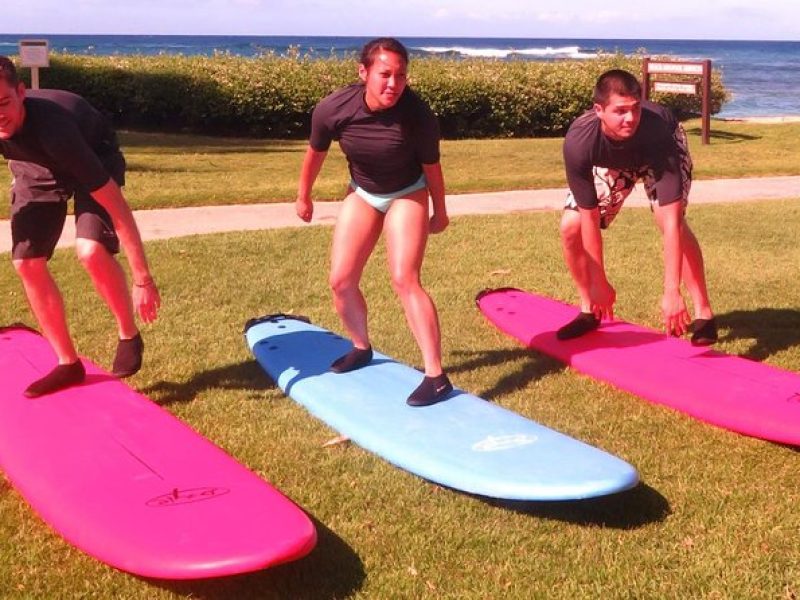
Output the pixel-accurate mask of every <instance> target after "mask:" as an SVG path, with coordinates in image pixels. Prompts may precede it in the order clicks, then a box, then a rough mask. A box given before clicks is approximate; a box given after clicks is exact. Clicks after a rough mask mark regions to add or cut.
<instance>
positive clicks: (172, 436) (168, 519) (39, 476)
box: [0, 327, 316, 579]
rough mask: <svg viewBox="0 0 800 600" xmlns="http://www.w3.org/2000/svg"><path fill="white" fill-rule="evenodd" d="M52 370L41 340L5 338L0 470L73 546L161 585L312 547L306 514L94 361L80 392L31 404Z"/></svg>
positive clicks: (265, 563)
mask: <svg viewBox="0 0 800 600" xmlns="http://www.w3.org/2000/svg"><path fill="white" fill-rule="evenodd" d="M55 362H56V361H55V356H54V354H53V352H52V350H51V349H50V346H49V344H48V343H47V341H46V340H45V339H44V338H42V337H41V336H40V335H39V334H37V333H36V332H34V331H32V330H30V329H27V328H23V327H8V328H1V329H0V382H2V383H1V384H0V468H2V470H3V471H4V472H5V474H6V476H7V477H8V479H9V480H10V481H11V482H12V484H13V485H14V487H15V488H16V489H17V490H18V491H19V492H20V494H21V495H22V496H23V497H24V498H25V499H26V500H27V501H28V503H29V504H30V505H31V507H33V509H34V510H35V511H36V512H37V513H38V514H39V515H40V516H41V517H42V519H44V521H46V522H47V523H48V524H49V525H50V526H51V527H52V528H53V529H55V530H56V531H57V532H58V533H59V534H60V535H61V536H62V537H63V538H64V539H65V540H67V541H68V542H70V543H71V544H73V545H74V546H76V547H78V548H80V549H81V550H83V551H84V552H86V553H87V554H89V555H91V556H94V557H95V558H97V559H99V560H101V561H103V562H105V563H107V564H109V565H111V566H113V567H116V568H118V569H121V570H123V571H127V572H130V573H134V574H136V575H141V576H145V577H154V578H162V579H202V578H209V577H217V576H222V575H230V574H235V573H243V572H249V571H255V570H259V569H263V568H265V567H269V566H272V565H276V564H279V563H284V562H287V561H291V560H294V559H297V558H300V557H302V556H304V555H305V554H307V553H308V552H310V551H311V549H312V548H313V547H314V544H315V543H316V532H315V528H314V525H313V523H312V522H311V520H310V519H309V518H308V516H307V515H306V514H305V513H304V512H303V511H302V510H300V508H298V507H297V506H296V505H295V504H293V503H292V502H291V501H290V500H289V499H287V498H286V497H285V496H283V495H282V494H281V493H280V492H279V491H278V490H276V489H275V488H273V487H271V486H270V485H269V484H267V483H266V482H265V481H264V480H262V479H261V478H259V477H258V476H257V475H255V474H254V473H253V472H251V471H249V470H248V469H247V468H245V467H244V466H243V465H241V464H240V463H238V462H237V461H235V460H234V459H233V458H231V457H230V456H229V455H228V454H226V453H225V452H223V451H222V450H221V449H220V448H218V447H217V446H215V445H214V444H212V443H211V442H209V441H208V440H206V439H205V438H203V437H202V436H200V435H199V434H198V433H196V432H195V431H193V430H192V429H191V428H189V427H188V426H186V425H184V424H183V423H182V422H181V421H179V420H178V419H176V418H175V417H173V416H172V415H171V414H170V413H169V412H167V411H166V410H164V409H162V408H160V407H159V406H158V405H156V404H155V403H153V402H151V401H150V400H148V399H147V398H146V397H144V396H142V395H141V394H139V393H137V392H135V391H133V390H132V389H130V388H129V387H128V386H126V385H125V384H124V383H122V382H120V381H118V380H117V379H115V378H113V377H112V376H110V375H108V374H107V373H105V372H103V371H102V370H101V369H99V368H98V367H97V366H95V365H93V364H92V363H90V362H89V361H87V360H84V365H85V366H86V370H87V377H86V381H85V382H84V384H83V385H80V386H76V387H73V388H69V389H66V390H63V391H61V392H57V393H55V394H52V395H48V396H42V397H40V398H36V399H29V398H26V397H25V396H23V390H24V389H25V387H26V386H27V385H28V384H29V383H30V382H31V381H33V380H34V379H36V378H38V377H41V376H42V375H43V374H44V373H46V372H47V371H48V370H50V369H51V368H53V367H54V366H55Z"/></svg>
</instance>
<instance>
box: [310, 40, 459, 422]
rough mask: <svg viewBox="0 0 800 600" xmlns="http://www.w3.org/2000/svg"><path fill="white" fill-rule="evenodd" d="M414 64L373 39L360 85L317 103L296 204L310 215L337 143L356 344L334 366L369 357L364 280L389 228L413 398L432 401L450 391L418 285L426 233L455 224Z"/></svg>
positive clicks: (347, 289)
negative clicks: (410, 353)
mask: <svg viewBox="0 0 800 600" xmlns="http://www.w3.org/2000/svg"><path fill="white" fill-rule="evenodd" d="M407 69H408V52H407V51H406V49H405V47H404V46H403V45H402V44H401V43H400V42H399V41H397V40H395V39H393V38H379V39H375V40H372V41H371V42H369V43H367V44H366V45H365V46H364V48H363V50H362V52H361V58H360V63H359V67H358V74H359V78H360V80H361V81H360V82H359V83H356V84H353V85H349V86H347V87H344V88H342V89H340V90H338V91H336V92H334V93H332V94H330V95H329V96H327V97H325V98H323V99H322V100H321V101H320V102H319V104H318V105H317V107H316V108H315V109H314V113H313V116H312V125H311V138H310V140H309V146H308V149H307V151H306V155H305V158H304V160H303V166H302V169H301V172H300V182H299V185H298V194H297V202H296V209H297V215H298V216H299V217H300V218H301V219H303V220H304V221H310V220H311V217H312V214H313V204H312V202H311V188H312V187H313V184H314V181H315V180H316V178H317V175H318V174H319V171H320V169H321V167H322V163H323V161H324V160H325V157H326V155H327V152H328V149H329V148H330V145H331V142H332V141H333V140H338V141H339V144H340V146H341V149H342V151H343V152H344V154H345V156H346V157H347V162H348V168H349V171H350V177H351V181H350V187H349V189H348V194H347V196H346V197H345V199H344V202H343V203H342V209H341V212H340V213H339V217H338V219H337V221H336V228H335V231H334V236H333V248H332V250H331V272H330V286H331V289H332V290H333V299H334V305H335V307H336V311H337V312H338V313H339V316H340V318H341V319H342V323H343V324H344V327H345V329H346V330H347V332H348V334H349V335H350V337H351V339H352V341H353V349H352V350H351V351H350V352H349V353H347V354H345V355H344V356H342V357H340V358H338V359H337V360H336V361H334V363H333V364H332V365H331V370H333V371H335V372H337V373H344V372H347V371H352V370H354V369H358V368H361V367H364V366H366V365H367V364H369V362H370V361H371V360H372V346H371V344H370V340H369V334H368V329H367V305H366V301H365V300H364V296H363V294H362V293H361V290H360V288H359V282H360V280H361V274H362V272H363V270H364V266H365V265H366V263H367V260H368V259H369V256H370V254H371V253H372V251H373V249H374V248H375V244H376V243H377V241H378V238H379V237H380V235H381V232H383V233H384V234H385V239H386V247H387V255H388V262H389V272H390V274H391V279H392V286H393V287H394V290H395V292H396V293H397V295H398V297H399V298H400V301H401V302H402V305H403V309H404V311H405V315H406V320H407V321H408V324H409V327H410V328H411V332H412V333H413V335H414V338H415V339H416V341H417V344H418V345H419V347H420V350H421V351H422V357H423V360H424V363H425V376H424V378H423V380H422V382H421V383H420V385H419V387H417V389H416V390H414V391H413V393H412V394H411V395H410V396H409V398H408V404H410V405H412V406H427V405H430V404H434V403H436V402H438V401H440V400H443V399H445V397H446V396H447V395H448V394H449V393H450V392H451V391H452V389H453V386H452V385H451V384H450V381H449V379H448V378H447V375H446V374H445V373H444V372H443V370H442V359H441V336H440V330H439V320H438V317H437V314H436V307H435V306H434V304H433V302H432V301H431V298H430V296H428V294H427V292H425V290H424V289H423V288H422V285H421V282H420V270H421V267H422V261H423V258H424V254H425V245H426V242H427V239H428V234H429V233H439V232H441V231H443V230H444V229H445V228H446V227H447V225H448V222H449V220H448V217H447V209H446V207H445V201H444V178H443V176H442V168H441V165H440V163H439V125H438V121H437V120H436V116H435V115H434V114H433V112H432V111H431V109H430V108H429V107H428V106H427V104H425V102H424V101H422V99H420V98H419V96H417V95H416V94H415V93H414V92H413V91H412V90H411V89H410V88H408V87H407V85H406V77H407ZM429 197H430V199H431V203H432V205H433V213H432V215H430V216H429V212H428V198H429Z"/></svg>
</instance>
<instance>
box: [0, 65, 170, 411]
mask: <svg viewBox="0 0 800 600" xmlns="http://www.w3.org/2000/svg"><path fill="white" fill-rule="evenodd" d="M0 151H1V152H2V154H3V156H4V157H5V158H7V159H8V161H9V168H10V169H11V172H12V175H13V176H14V179H13V183H12V187H11V235H12V242H13V248H12V259H13V263H14V267H15V269H16V271H17V273H18V274H19V276H20V278H21V279H22V284H23V286H24V288H25V293H26V295H27V297H28V301H29V303H30V305H31V309H32V311H33V313H34V315H35V316H36V319H37V320H38V322H39V326H40V327H41V329H42V333H43V334H44V336H45V337H46V338H47V340H48V341H49V342H50V344H51V345H52V347H53V350H54V351H55V353H56V356H57V358H58V366H56V368H55V369H54V370H53V371H51V372H50V373H48V374H47V375H45V376H44V377H43V378H41V379H39V380H37V381H35V382H33V383H32V384H31V385H30V386H29V387H28V388H27V389H26V390H25V394H26V395H27V396H29V397H37V396H41V395H43V394H48V393H51V392H54V391H56V390H59V389H62V388H64V387H67V386H70V385H75V384H78V383H80V382H81V381H83V379H84V376H85V370H84V367H83V365H82V364H81V362H80V359H79V358H78V354H77V351H76V349H75V346H74V344H73V342H72V339H71V337H70V334H69V329H68V327H67V321H66V315H65V312H64V303H63V300H62V297H61V293H60V292H59V290H58V287H57V286H56V283H55V280H54V279H53V277H52V275H51V274H50V271H49V269H48V268H47V261H48V260H49V258H50V257H51V256H52V254H53V251H54V249H55V246H56V243H57V241H58V238H59V237H60V235H61V230H62V228H63V226H64V221H65V218H66V213H67V200H68V199H69V198H70V197H73V196H74V198H75V222H76V232H77V236H76V237H77V239H76V251H77V254H78V257H79V259H80V261H81V263H82V264H83V266H84V267H85V268H86V270H87V272H88V273H89V276H90V277H91V279H92V282H93V283H94V286H95V288H96V289H97V291H98V293H99V294H100V295H101V297H102V298H103V299H104V300H105V302H106V304H107V305H108V307H109V308H110V310H111V312H112V313H113V315H114V317H115V319H116V321H117V328H118V335H119V343H118V346H117V353H116V356H115V359H114V366H113V372H114V374H115V375H116V376H118V377H127V376H129V375H133V374H134V373H136V372H137V371H138V370H139V368H140V367H141V362H142V352H143V349H144V344H143V342H142V338H141V335H140V333H139V330H138V327H137V325H136V321H135V317H134V307H135V310H136V311H137V312H138V313H139V315H140V317H141V318H142V320H144V321H145V322H150V321H153V320H154V319H155V318H156V316H157V312H158V308H159V305H160V298H159V294H158V289H157V288H156V285H155V282H154V281H153V278H152V276H151V274H150V270H149V268H148V265H147V260H146V258H145V254H144V248H143V245H142V240H141V237H140V235H139V230H138V228H137V227H136V223H135V221H134V219H133V214H132V213H131V210H130V208H129V206H128V204H127V202H126V201H125V198H124V197H123V195H122V192H121V190H120V185H123V184H124V175H125V159H124V158H123V156H122V154H121V152H120V151H119V147H118V145H117V140H116V135H115V134H114V131H113V130H112V129H111V127H110V126H109V124H108V123H107V121H106V119H105V118H104V117H103V116H102V115H101V114H100V113H99V112H98V111H96V110H95V109H94V108H93V107H92V106H91V105H90V104H89V103H88V102H86V101H85V100H84V99H83V98H81V97H80V96H76V95H75V94H71V93H69V92H64V91H59V90H34V91H30V92H28V91H26V89H25V86H24V84H23V83H22V82H21V81H19V79H18V77H17V73H16V69H15V68H14V64H13V63H12V62H11V61H10V60H9V59H8V58H6V57H4V56H0ZM120 243H121V245H122V247H123V249H124V250H125V253H126V256H127V260H128V263H129V265H130V268H131V272H132V276H133V293H132V294H131V293H129V291H128V284H127V280H126V277H125V273H124V271H123V270H122V267H121V265H120V264H119V263H118V262H117V260H116V259H115V258H114V254H116V253H117V252H118V251H119V246H120Z"/></svg>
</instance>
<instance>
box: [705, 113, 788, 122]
mask: <svg viewBox="0 0 800 600" xmlns="http://www.w3.org/2000/svg"><path fill="white" fill-rule="evenodd" d="M712 118H713V119H714V120H716V121H724V122H726V123H764V124H771V123H800V115H775V116H771V117H770V116H767V117H727V118H726V117H712Z"/></svg>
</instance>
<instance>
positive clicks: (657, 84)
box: [642, 57, 711, 144]
mask: <svg viewBox="0 0 800 600" xmlns="http://www.w3.org/2000/svg"><path fill="white" fill-rule="evenodd" d="M664 75H670V76H671V77H669V78H668V79H667V80H664V79H661V77H662V76H664ZM676 78H682V79H683V81H676ZM687 79H688V80H689V81H686V80H687ZM651 83H652V88H653V91H656V92H666V93H670V94H691V95H696V94H698V93H699V94H700V96H701V106H702V114H701V119H702V124H703V133H702V139H703V144H708V143H709V138H710V133H711V61H710V60H703V61H696V60H692V61H687V60H652V59H650V57H645V58H644V59H643V61H642V96H643V97H644V99H645V100H647V99H649V97H650V87H651ZM698 86H699V88H700V89H699V91H698Z"/></svg>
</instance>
